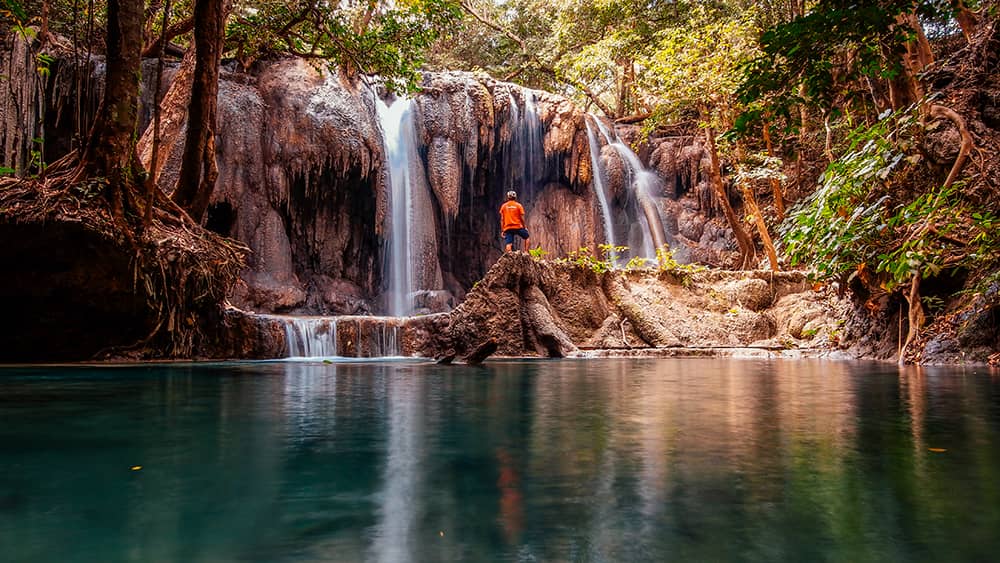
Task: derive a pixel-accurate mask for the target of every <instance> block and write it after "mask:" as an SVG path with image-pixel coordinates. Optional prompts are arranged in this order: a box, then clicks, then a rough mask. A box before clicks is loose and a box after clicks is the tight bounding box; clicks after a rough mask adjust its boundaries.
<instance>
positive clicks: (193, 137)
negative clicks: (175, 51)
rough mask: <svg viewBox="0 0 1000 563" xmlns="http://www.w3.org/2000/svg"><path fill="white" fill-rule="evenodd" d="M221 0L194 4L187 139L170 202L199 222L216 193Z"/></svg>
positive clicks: (201, 0) (202, 1)
mask: <svg viewBox="0 0 1000 563" xmlns="http://www.w3.org/2000/svg"><path fill="white" fill-rule="evenodd" d="M224 12H225V10H224V8H223V1H222V0H197V2H196V3H195V8H194V19H195V28H194V41H195V57H196V60H195V67H194V82H193V83H192V85H191V103H190V104H189V106H188V128H187V137H186V139H185V142H184V155H183V159H182V161H181V170H180V174H179V176H178V179H177V189H175V190H174V193H173V196H172V197H173V199H174V201H175V202H176V203H177V204H178V205H180V206H181V207H182V208H183V209H184V210H186V211H187V212H188V214H190V215H191V218H192V219H194V220H195V221H201V218H202V217H203V216H204V214H205V211H206V210H207V209H208V202H209V199H210V198H211V197H212V191H213V190H214V189H215V179H216V176H218V170H217V168H216V162H215V117H216V107H217V105H218V104H217V102H218V94H219V60H220V57H221V55H222V52H221V51H222V33H223V29H222V26H223V21H224V19H225V18H224Z"/></svg>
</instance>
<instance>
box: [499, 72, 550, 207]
mask: <svg viewBox="0 0 1000 563" xmlns="http://www.w3.org/2000/svg"><path fill="white" fill-rule="evenodd" d="M521 92H522V96H523V98H524V103H523V109H522V107H521V106H519V105H518V103H517V99H516V98H515V97H514V94H513V93H511V94H509V98H510V118H509V122H508V123H509V127H510V141H509V144H508V145H507V147H506V148H505V154H504V167H503V172H504V191H505V192H506V191H508V190H514V191H516V192H517V193H518V199H519V200H520V201H521V203H522V204H525V205H528V204H529V203H530V202H531V201H532V200H533V199H534V195H535V193H536V192H537V191H538V189H539V184H540V183H541V182H543V181H544V179H545V145H544V132H545V129H544V127H543V126H542V119H541V116H540V115H539V114H538V99H537V96H536V94H535V92H534V90H529V89H523V90H522V91H521Z"/></svg>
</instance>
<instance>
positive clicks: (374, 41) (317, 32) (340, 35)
mask: <svg viewBox="0 0 1000 563" xmlns="http://www.w3.org/2000/svg"><path fill="white" fill-rule="evenodd" d="M460 17H461V11H460V8H459V5H458V2H457V0H407V1H400V2H387V1H381V2H329V3H319V4H317V3H315V2H312V1H310V0H290V1H287V2H268V1H264V0H244V1H243V2H241V3H239V4H238V5H237V7H236V9H235V10H234V14H233V17H231V18H230V20H229V24H228V26H227V29H226V39H227V50H228V51H229V52H232V53H234V54H235V55H236V56H237V58H239V59H240V60H241V61H242V62H243V64H244V66H248V65H249V64H250V63H251V62H253V61H254V60H256V59H258V58H262V57H266V56H268V55H272V54H279V55H280V54H294V55H299V56H304V57H308V58H313V59H318V60H322V61H326V62H329V63H330V64H333V65H336V66H339V67H340V68H343V69H347V70H348V71H349V72H360V73H362V74H366V75H378V76H381V77H382V78H384V79H385V80H386V86H387V87H388V88H389V89H390V90H392V91H394V92H397V93H399V92H403V91H407V90H414V89H415V88H416V86H417V84H418V82H419V79H420V74H419V69H420V66H421V64H422V63H423V59H424V53H425V52H426V50H427V49H428V48H429V47H430V45H431V44H432V43H433V42H434V41H435V40H436V39H437V37H438V36H439V34H440V33H441V32H442V30H444V29H446V28H448V27H450V26H452V25H454V23H455V22H456V21H457V20H458V19H459V18H460Z"/></svg>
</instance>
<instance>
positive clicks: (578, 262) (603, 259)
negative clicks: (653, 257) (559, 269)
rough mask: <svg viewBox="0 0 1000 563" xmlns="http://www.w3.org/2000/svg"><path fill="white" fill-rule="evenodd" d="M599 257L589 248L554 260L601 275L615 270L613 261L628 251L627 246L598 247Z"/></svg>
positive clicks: (606, 245) (603, 245) (608, 245)
mask: <svg viewBox="0 0 1000 563" xmlns="http://www.w3.org/2000/svg"><path fill="white" fill-rule="evenodd" d="M597 248H598V252H599V253H600V255H599V256H595V255H594V254H593V253H592V252H591V250H590V248H588V247H583V248H581V249H579V250H574V251H573V252H570V253H569V256H567V257H566V258H560V259H558V260H556V262H557V263H559V264H572V265H574V266H576V267H578V268H587V269H589V270H591V271H593V272H594V273H597V274H603V273H605V272H610V271H611V270H614V269H615V261H616V260H617V259H618V256H619V255H620V254H622V253H624V252H626V251H628V247H627V246H611V245H610V244H601V245H598V247H597Z"/></svg>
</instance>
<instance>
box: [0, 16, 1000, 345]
mask: <svg viewBox="0 0 1000 563" xmlns="http://www.w3.org/2000/svg"><path fill="white" fill-rule="evenodd" d="M997 12H998V5H997V3H996V2H991V1H983V2H972V1H965V0H932V1H911V0H880V1H876V2H871V3H867V4H865V5H863V6H861V5H858V4H856V3H851V2H843V1H839V0H832V1H819V2H804V1H798V0H792V1H788V2H781V1H777V2H744V1H722V0H720V1H710V2H683V1H676V2H659V1H654V2H632V1H621V0H585V1H566V0H549V1H540V0H461V1H455V0H406V1H398V2H380V1H374V0H372V1H349V2H340V3H336V4H335V5H331V4H328V3H322V2H316V1H314V0H296V1H287V2H270V1H243V0H195V1H193V2H192V1H190V0H181V1H177V2H171V0H152V1H151V2H136V1H130V0H109V1H107V2H104V1H100V0H86V1H84V0H71V1H70V0H43V1H42V2H40V3H39V2H32V3H30V4H28V3H21V2H18V1H16V0H0V31H2V32H3V34H4V36H5V37H7V42H6V44H5V45H6V46H7V48H9V49H11V50H12V51H13V50H14V49H16V48H17V45H22V44H23V45H25V46H26V47H25V48H24V52H23V53H21V56H23V57H28V58H31V60H32V61H33V63H34V67H35V68H36V73H35V74H36V76H34V77H24V76H22V77H18V76H15V75H14V74H15V73H14V72H13V66H11V68H10V69H8V71H7V72H6V73H5V74H4V72H3V71H0V74H4V76H3V80H2V81H0V88H3V89H5V90H8V92H9V93H10V95H9V96H5V100H6V101H4V103H5V104H8V106H9V107H8V108H7V110H6V111H5V112H4V114H3V115H4V116H5V119H14V118H15V117H12V116H16V118H17V119H22V120H23V123H24V126H25V127H27V128H29V129H30V130H32V131H34V134H33V135H28V136H25V138H26V140H24V141H22V142H20V143H17V142H14V140H13V139H11V138H9V137H8V138H5V139H2V145H3V150H4V154H3V162H2V163H0V165H2V166H3V169H2V170H0V172H3V173H4V174H5V175H7V176H9V179H8V180H4V181H3V184H2V186H0V189H2V190H3V192H0V200H2V203H3V204H4V208H5V209H7V210H10V209H14V208H15V207H16V208H17V210H18V211H17V215H18V217H19V218H20V219H25V218H28V217H32V216H37V217H44V216H48V215H50V214H51V212H52V210H53V209H55V208H57V207H59V206H64V207H65V208H64V209H63V210H62V212H66V209H68V208H69V207H72V206H73V205H76V206H77V207H79V201H80V200H81V199H82V200H85V201H86V202H87V205H91V206H93V207H94V208H95V209H99V210H100V211H99V212H95V213H96V214H95V215H92V216H88V217H91V218H92V219H93V221H92V222H91V225H92V227H93V228H94V229H97V230H99V231H101V232H103V233H105V234H106V235H108V236H110V237H112V238H114V239H115V240H118V241H119V242H120V244H121V245H123V246H126V247H129V248H134V249H135V250H134V253H135V255H136V256H138V259H137V260H136V270H137V272H140V273H139V274H137V277H139V278H143V279H144V280H145V281H144V283H143V284H141V285H142V286H143V287H145V294H144V297H143V299H144V300H145V301H146V302H147V303H148V304H150V305H151V306H153V307H154V309H155V310H156V311H158V312H157V315H156V322H154V323H152V327H148V326H147V327H145V328H146V329H150V330H149V333H148V335H147V336H146V337H145V338H144V339H142V341H143V342H144V343H146V344H148V343H153V342H160V343H159V344H158V346H159V347H160V348H161V349H167V348H169V349H170V351H171V353H172V354H175V355H184V354H185V353H188V352H190V350H191V349H192V347H193V341H194V339H195V337H196V336H195V333H196V327H197V324H198V322H199V321H198V320H197V319H198V318H200V316H201V315H202V314H203V313H204V309H206V308H211V307H212V306H213V304H218V303H219V302H221V300H222V298H223V296H224V295H225V291H226V287H227V286H228V285H230V284H231V283H232V282H233V280H234V279H235V276H236V275H237V272H238V271H239V268H240V265H241V260H242V258H241V253H242V252H243V251H244V249H242V248H241V247H240V245H239V244H236V243H233V242H232V241H226V240H225V239H223V238H222V237H218V236H216V235H214V234H212V233H210V232H208V231H206V230H204V229H203V228H202V227H201V225H202V223H203V222H204V217H205V211H206V208H207V205H208V200H209V197H210V196H211V193H212V190H213V189H214V183H215V180H216V174H217V173H216V169H215V151H214V126H215V125H214V121H215V113H216V109H215V107H216V106H215V100H216V96H217V93H218V79H219V69H220V65H222V64H225V65H227V66H228V68H232V69H233V70H236V71H239V70H243V71H250V70H252V69H253V67H254V65H255V63H257V62H258V61H261V60H269V59H273V58H277V57H284V56H298V57H304V58H308V59H311V60H314V61H315V62H316V63H317V64H326V65H331V66H333V67H336V68H337V69H339V70H340V71H341V72H342V73H343V74H344V75H345V76H347V77H349V78H351V79H353V80H356V81H358V82H369V81H371V77H372V76H375V75H378V76H382V77H384V78H385V80H386V82H385V84H386V87H388V88H390V89H392V90H396V91H400V92H402V91H406V90H413V89H416V88H417V87H418V84H419V73H420V71H421V70H443V69H449V70H450V69H461V70H470V71H473V72H483V73H487V74H489V75H491V76H493V77H495V78H498V79H502V80H510V81H514V82H517V83H520V84H523V85H525V86H528V87H532V88H537V89H543V90H547V91H553V92H556V93H560V94H563V95H565V96H567V97H569V98H571V99H573V100H574V101H576V102H577V103H578V104H579V105H580V106H581V107H584V108H586V109H588V110H590V111H593V112H595V113H599V114H603V115H604V116H606V117H608V118H610V119H612V120H614V121H615V122H617V123H619V124H623V125H625V124H627V125H635V126H638V127H641V128H642V131H643V133H644V134H645V135H654V136H655V135H666V134H676V133H679V132H683V133H685V134H690V135H698V136H701V137H703V138H704V141H705V145H706V146H707V147H708V148H709V150H710V154H711V156H712V158H711V170H710V171H709V172H710V176H711V179H712V184H713V189H714V191H715V193H716V194H717V195H718V197H719V198H720V200H721V201H722V205H723V209H724V211H725V214H726V218H727V221H728V224H729V226H730V227H731V228H732V230H733V232H734V235H735V238H736V240H737V242H738V244H739V247H740V252H741V255H742V257H743V260H742V262H743V266H744V267H756V266H758V265H761V264H764V262H763V258H765V257H766V259H767V262H766V264H767V267H770V268H771V269H775V270H777V269H783V268H788V267H807V268H809V269H811V270H813V271H814V272H815V275H816V278H817V281H818V282H821V283H829V284H834V285H835V286H836V287H839V288H840V289H844V290H846V289H848V288H850V289H851V290H852V292H853V294H854V295H856V296H857V297H858V303H859V307H860V308H861V310H863V311H867V312H868V313H869V314H871V315H875V316H878V315H882V317H884V318H883V319H882V321H883V325H885V324H886V323H887V319H888V315H889V314H890V312H891V311H902V310H904V308H905V311H906V316H907V318H906V326H907V327H908V330H907V332H908V336H907V337H906V339H905V343H904V344H903V346H902V349H903V350H916V349H920V348H921V347H919V346H911V345H912V344H913V341H915V340H919V339H924V340H926V339H928V338H932V337H933V335H934V334H941V333H947V332H951V333H956V332H962V331H965V332H968V333H970V334H972V333H978V334H980V336H981V337H983V338H986V339H990V338H994V339H995V338H996V334H995V333H996V324H997V322H996V316H997V313H996V310H997V304H998V303H1000V297H998V294H1000V228H998V222H1000V216H998V214H997V213H998V196H1000V192H998V183H1000V172H998V170H1000V166H998V164H1000V163H998V162H997V160H998V157H997V154H998V151H997V149H998V148H1000V147H998V144H1000V78H998V65H1000V62H998V57H1000V55H998V53H1000V38H998V31H997V29H996V25H995V23H996V17H997ZM98 56H99V57H103V58H102V59H101V60H102V63H101V64H103V65H104V69H105V74H104V76H105V78H104V81H103V84H102V85H101V86H100V87H101V88H102V91H101V92H100V93H101V95H100V99H101V100H102V102H101V105H100V107H97V108H85V107H82V105H80V104H77V105H76V106H75V107H74V109H73V111H74V112H75V113H76V115H74V119H73V120H72V122H73V127H72V131H60V132H59V134H58V136H55V135H54V132H51V133H53V134H52V135H50V134H49V133H50V131H47V129H46V116H45V115H43V114H40V115H28V116H26V115H18V114H17V112H16V111H15V109H12V108H13V106H16V105H17V104H19V103H20V102H22V101H23V99H24V97H25V96H38V97H40V98H43V99H44V98H45V97H46V96H49V97H52V96H55V95H56V89H57V88H64V89H68V90H69V91H71V92H73V93H74V95H75V96H77V99H78V100H79V99H86V98H88V89H93V88H97V87H98V85H96V84H94V82H93V80H92V79H91V77H92V64H93V62H92V61H95V60H97V59H95V57H98ZM144 58H145V59H147V60H149V59H155V60H158V61H161V62H160V64H159V65H158V66H153V67H149V66H143V64H142V61H143V59H144ZM171 58H172V59H176V60H179V61H180V70H179V76H180V77H181V78H180V79H177V78H175V80H174V84H175V85H177V84H180V85H181V86H178V87H177V88H176V89H175V88H174V87H173V86H172V87H171V91H170V92H166V96H165V97H164V100H163V102H162V103H161V104H160V106H159V108H158V110H157V111H154V112H153V116H152V119H151V120H150V121H151V125H150V127H149V129H148V130H147V131H146V132H145V133H144V132H143V131H139V130H138V123H139V121H140V116H139V111H140V108H139V105H140V104H139V77H140V76H141V73H142V72H144V69H145V71H147V72H148V71H149V69H150V68H152V69H155V70H154V72H157V73H158V74H159V73H162V69H163V65H162V61H163V60H164V59H171ZM9 60H13V57H11V59H9ZM56 74H59V75H60V76H61V77H63V78H61V79H60V80H62V81H61V82H60V81H57V80H55V78H54V76H55V75H56ZM66 77H68V78H66ZM67 80H68V82H67ZM156 83H157V89H159V88H160V86H159V84H160V82H159V80H157V82H156ZM159 98H160V93H159V92H157V93H156V94H154V99H159ZM42 105H44V104H42ZM177 112H186V113H187V114H188V116H189V118H190V123H191V124H192V126H190V127H188V128H187V130H186V132H185V133H184V134H185V145H184V146H185V149H184V156H183V163H182V166H181V173H180V177H179V178H180V179H179V180H178V182H177V184H176V185H172V186H164V185H157V183H156V182H155V181H154V179H153V177H152V175H150V174H147V173H146V172H145V170H144V169H143V167H142V166H141V165H140V164H139V161H138V159H137V158H136V147H137V146H138V145H139V144H140V143H142V142H146V143H151V144H152V145H153V147H154V150H153V151H152V154H153V155H154V161H153V163H152V164H151V166H150V168H153V169H156V163H155V155H156V153H157V151H156V150H155V147H156V145H157V143H159V142H160V137H161V136H162V135H163V134H169V131H168V132H164V130H165V129H167V128H169V123H170V122H171V119H170V116H171V114H172V113H177ZM140 137H141V138H140ZM52 155H58V156H59V158H58V159H56V158H53V156H52ZM734 188H735V189H734ZM730 194H733V196H734V197H731V195H730ZM14 202H20V203H19V204H18V205H16V206H15V205H14ZM178 230H179V231H180V232H182V233H184V234H183V235H182V236H180V237H179V238H176V239H174V240H176V241H178V242H177V245H176V246H174V247H169V246H168V247H165V246H164V245H163V244H162V243H157V242H156V241H162V240H163V236H162V235H163V233H164V232H166V231H170V232H176V231H178ZM170 256H173V257H174V259H172V260H171V259H168V258H169V257H170ZM177 256H190V258H189V259H177V258H176V257H177ZM206 258H207V259H206ZM164 264H167V266H166V267H164ZM178 280H181V283H178ZM929 323H930V324H931V325H932V327H933V328H932V329H929V330H925V331H922V330H921V329H922V328H923V327H925V326H926V325H928V324H929ZM970 323H971V324H970ZM983 323H985V327H986V330H985V332H984V330H983V327H984V325H983ZM902 326H903V325H902V320H901V319H900V327H902ZM186 327H190V329H188V328H186ZM886 329H887V328H886V326H883V327H882V330H886ZM139 332H143V331H142V330H139ZM901 355H902V354H901Z"/></svg>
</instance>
